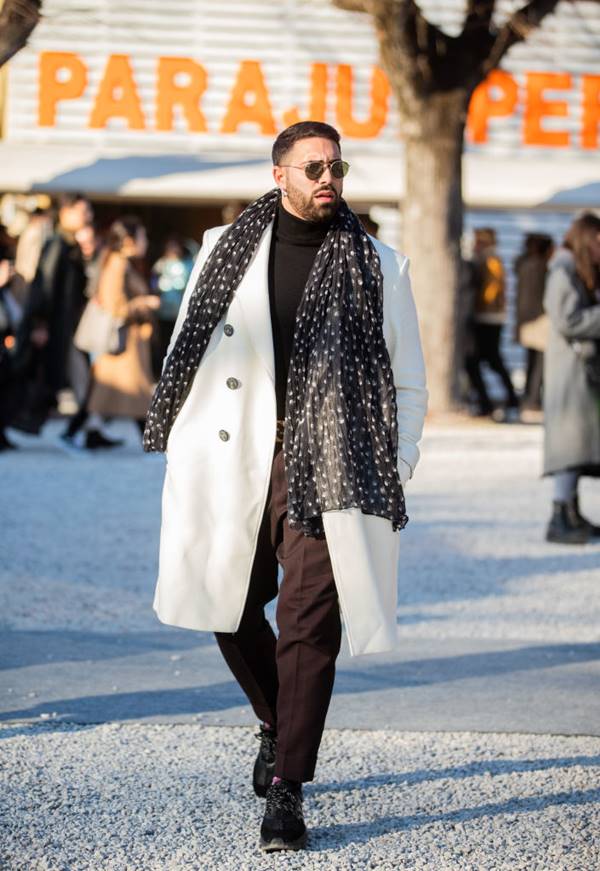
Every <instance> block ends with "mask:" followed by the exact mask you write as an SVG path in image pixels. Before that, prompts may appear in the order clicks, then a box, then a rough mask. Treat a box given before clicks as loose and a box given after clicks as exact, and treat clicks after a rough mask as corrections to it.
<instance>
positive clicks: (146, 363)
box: [88, 253, 153, 419]
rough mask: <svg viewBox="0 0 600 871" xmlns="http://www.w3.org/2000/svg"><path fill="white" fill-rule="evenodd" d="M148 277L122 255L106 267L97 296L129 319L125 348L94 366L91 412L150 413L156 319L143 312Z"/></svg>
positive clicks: (118, 315)
mask: <svg viewBox="0 0 600 871" xmlns="http://www.w3.org/2000/svg"><path fill="white" fill-rule="evenodd" d="M146 293H147V288H146V285H145V283H144V281H143V280H142V279H141V277H139V276H138V275H137V274H136V273H134V271H133V269H132V268H131V266H130V265H129V264H128V263H127V261H126V260H125V259H124V258H122V257H121V256H120V255H119V254H116V253H112V254H110V255H109V257H108V260H107V262H106V263H105V265H104V267H103V268H102V271H101V274H100V278H99V282H98V290H97V292H96V299H97V301H98V303H99V304H100V305H101V306H102V307H103V308H105V309H107V310H108V311H109V312H110V313H111V314H112V315H114V316H115V317H116V318H122V319H123V320H125V322H126V324H127V326H126V339H125V350H124V351H123V353H121V354H103V355H102V356H101V357H99V358H98V359H97V360H95V361H94V364H93V384H92V389H91V393H90V399H89V402H88V409H89V411H90V412H92V413H95V414H100V415H103V416H106V417H109V416H110V417H131V418H134V419H141V418H144V417H145V416H146V414H147V413H148V408H149V406H150V400H151V398H152V391H153V377H152V356H151V346H150V340H151V338H152V323H151V315H150V312H148V311H145V310H144V307H143V304H142V305H138V302H141V303H143V297H144V296H145V295H146Z"/></svg>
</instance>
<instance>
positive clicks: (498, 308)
mask: <svg viewBox="0 0 600 871" xmlns="http://www.w3.org/2000/svg"><path fill="white" fill-rule="evenodd" d="M474 255H475V256H474V263H473V269H472V273H471V275H472V278H473V281H474V284H475V287H474V290H475V293H474V310H473V314H472V324H471V328H472V342H473V346H472V349H471V351H470V353H468V354H467V359H466V361H465V369H466V371H467V374H468V376H469V380H470V381H471V385H472V387H473V390H474V391H475V393H476V394H477V400H478V409H477V414H478V415H480V416H482V417H487V416H488V415H490V414H492V412H493V410H494V406H493V404H492V402H491V400H490V397H489V394H488V391H487V387H486V385H485V381H484V380H483V375H482V372H481V364H482V363H484V362H485V363H487V364H488V366H489V367H490V369H491V370H492V371H493V372H496V374H497V375H498V376H499V378H500V380H501V382H502V385H503V387H504V391H505V394H506V411H505V419H506V420H516V419H518V408H519V400H518V399H517V394H516V393H515V389H514V387H513V383H512V381H511V379H510V375H509V374H508V371H507V369H506V366H505V365H504V361H503V360H502V355H501V353H500V339H501V336H502V328H503V326H504V323H505V321H506V299H505V280H504V267H503V266H502V261H501V260H500V258H499V257H498V253H497V251H496V232H495V230H493V229H492V228H491V227H480V228H478V229H476V230H475V250H474Z"/></svg>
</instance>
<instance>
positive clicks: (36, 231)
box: [13, 208, 52, 307]
mask: <svg viewBox="0 0 600 871" xmlns="http://www.w3.org/2000/svg"><path fill="white" fill-rule="evenodd" d="M51 236H52V214H51V213H50V211H48V209H39V208H38V209H36V210H35V211H34V212H32V214H31V215H30V217H29V221H28V222H27V226H26V227H25V229H24V230H23V232H22V233H21V235H20V236H19V241H18V242H17V253H16V257H15V280H14V282H13V295H14V297H15V299H16V300H17V302H18V303H19V304H20V305H21V307H23V306H24V304H25V302H26V299H27V294H28V288H29V285H30V284H31V282H32V281H33V279H34V277H35V273H36V272H37V268H38V264H39V262H40V257H41V254H42V250H43V248H44V245H45V244H46V242H47V241H48V239H49V238H50V237H51Z"/></svg>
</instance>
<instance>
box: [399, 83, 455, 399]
mask: <svg viewBox="0 0 600 871" xmlns="http://www.w3.org/2000/svg"><path fill="white" fill-rule="evenodd" d="M466 105H467V97H466V94H465V93H462V92H460V93H457V92H450V93H446V94H443V95H435V96H434V97H432V98H430V99H428V100H427V101H426V102H423V103H422V104H421V106H420V108H419V111H418V113H417V116H416V117H415V115H414V114H413V116H412V118H411V120H410V121H407V122H405V124H404V130H403V132H404V139H405V143H406V195H405V199H404V205H403V210H402V211H403V221H402V249H403V251H404V252H405V253H406V254H407V255H408V256H409V257H410V261H411V264H410V275H411V281H412V286H413V290H414V294H415V300H416V304H417V309H418V313H419V322H420V326H421V337H422V342H423V350H424V354H425V364H426V367H427V384H428V388H429V395H430V399H429V408H430V411H432V412H434V413H435V412H445V411H449V410H451V409H452V407H453V405H454V402H455V399H456V384H457V375H458V363H459V362H460V361H459V345H460V344H462V343H461V342H460V341H459V336H460V332H461V331H460V325H459V324H458V323H457V312H458V308H459V306H458V294H459V277H460V240H461V234H462V217H463V205H462V184H461V182H462V172H461V156H462V148H463V134H464V117H465V112H466Z"/></svg>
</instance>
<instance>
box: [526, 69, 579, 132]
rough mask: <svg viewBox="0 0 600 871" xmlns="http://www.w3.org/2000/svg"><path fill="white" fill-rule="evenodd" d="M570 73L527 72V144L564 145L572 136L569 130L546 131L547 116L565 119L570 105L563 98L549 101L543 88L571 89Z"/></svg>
mask: <svg viewBox="0 0 600 871" xmlns="http://www.w3.org/2000/svg"><path fill="white" fill-rule="evenodd" d="M571 84H572V81H571V76H570V75H569V74H568V73H527V77H526V85H525V87H526V99H525V112H524V116H523V142H524V143H525V145H552V146H554V147H559V148H560V147H565V146H567V145H569V143H570V140H571V137H570V135H569V131H568V130H545V129H544V127H543V126H542V122H543V120H544V118H566V117H567V115H568V113H569V106H568V104H567V103H566V102H565V101H564V100H548V99H546V97H545V95H544V91H546V90H548V89H550V88H551V89H553V90H557V91H568V90H569V89H570V88H571Z"/></svg>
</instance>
